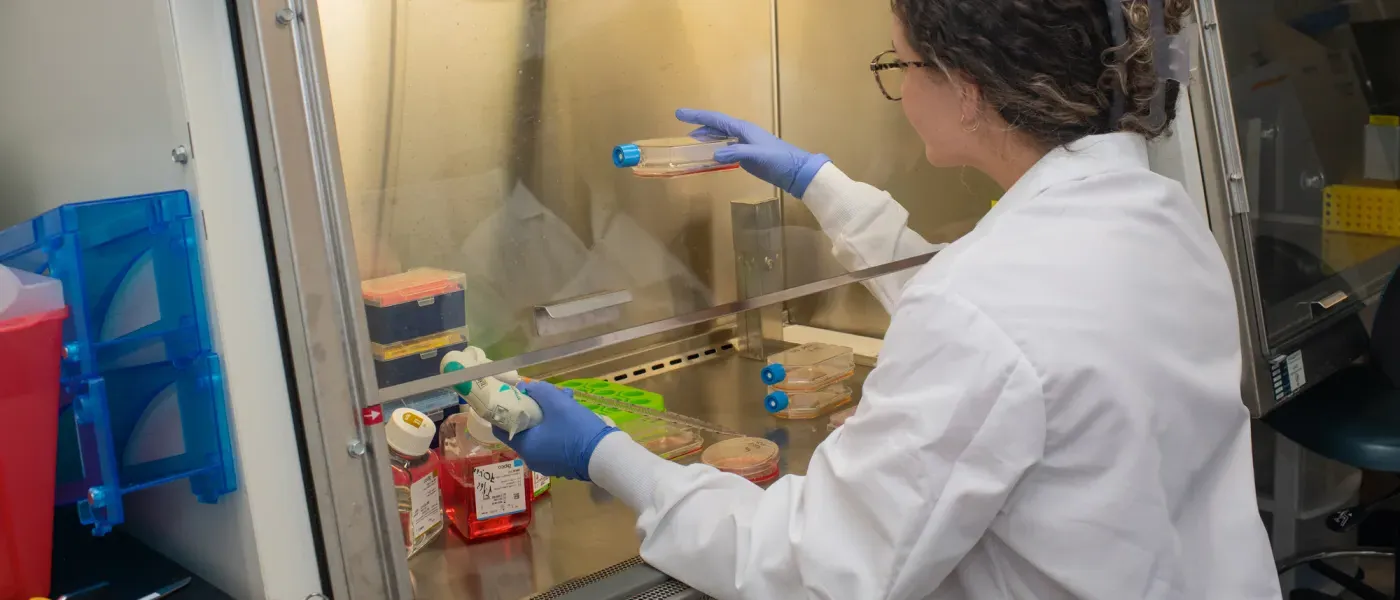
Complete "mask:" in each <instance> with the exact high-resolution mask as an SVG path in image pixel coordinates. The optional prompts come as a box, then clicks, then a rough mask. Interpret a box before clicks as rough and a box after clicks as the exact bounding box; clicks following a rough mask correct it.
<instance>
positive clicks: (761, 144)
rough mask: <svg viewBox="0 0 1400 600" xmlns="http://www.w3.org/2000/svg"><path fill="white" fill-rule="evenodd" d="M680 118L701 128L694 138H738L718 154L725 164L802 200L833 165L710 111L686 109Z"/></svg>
mask: <svg viewBox="0 0 1400 600" xmlns="http://www.w3.org/2000/svg"><path fill="white" fill-rule="evenodd" d="M676 118H677V119H680V120H681V122H683V123H690V124H691V125H701V127H700V128H699V129H696V130H695V131H693V132H691V134H690V135H692V136H719V137H736V138H739V143H738V144H734V145H733V146H729V147H728V148H721V149H719V150H718V151H716V152H715V160H717V161H719V162H721V163H723V164H733V163H736V162H737V163H739V166H741V167H744V170H745V171H748V172H749V174H750V175H753V176H754V177H757V178H759V179H762V180H764V181H767V182H768V183H771V184H773V185H776V186H778V187H779V188H782V190H783V191H785V192H787V193H789V194H792V195H793V196H796V197H798V198H801V197H802V194H804V193H806V192H807V186H808V185H810V184H811V183H812V178H814V177H816V176H817V171H820V170H821V168H822V165H825V164H826V163H829V162H831V159H830V158H827V157H826V155H825V154H812V153H810V152H807V151H806V150H802V149H800V148H798V147H796V146H793V145H792V144H789V143H787V142H784V141H783V140H780V139H778V137H777V136H775V135H773V134H771V133H768V130H766V129H764V128H762V127H759V126H758V125H754V124H753V123H750V122H748V121H744V120H741V119H736V118H734V117H731V116H729V115H726V114H723V113H717V112H714V111H709V110H693V109H689V108H682V109H680V110H678V111H676Z"/></svg>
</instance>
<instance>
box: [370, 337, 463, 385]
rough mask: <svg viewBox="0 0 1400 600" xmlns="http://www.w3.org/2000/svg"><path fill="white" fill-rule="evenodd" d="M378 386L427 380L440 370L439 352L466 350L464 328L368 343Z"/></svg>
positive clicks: (440, 356) (440, 358) (440, 355)
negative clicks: (401, 340) (415, 337)
mask: <svg viewBox="0 0 1400 600" xmlns="http://www.w3.org/2000/svg"><path fill="white" fill-rule="evenodd" d="M371 348H372V349H373V350H374V374H375V375H376V376H377V377H378V378H379V387H382V388H386V387H389V386H393V385H398V384H400V383H408V382H410V381H417V380H419V379H427V378H429V377H432V376H434V375H437V374H438V373H439V368H440V364H439V363H441V362H442V355H444V354H447V353H448V352H452V351H454V350H466V349H467V330H466V329H456V330H453V331H443V332H439V333H436V334H433V335H430V336H426V337H421V338H418V339H416V340H409V341H406V342H399V343H397V344H387V345H385V344H371Z"/></svg>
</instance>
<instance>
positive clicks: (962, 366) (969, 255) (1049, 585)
mask: <svg viewBox="0 0 1400 600" xmlns="http://www.w3.org/2000/svg"><path fill="white" fill-rule="evenodd" d="M893 5H894V12H895V17H896V18H895V26H894V46H895V48H894V54H895V55H896V57H897V60H893V59H891V58H890V57H884V58H882V59H880V60H879V61H878V62H877V64H876V65H874V66H873V67H872V68H873V69H875V70H877V71H880V72H885V71H903V72H904V75H905V77H904V79H903V83H902V85H900V86H899V87H898V89H890V87H891V86H889V85H887V82H885V83H882V87H884V91H885V92H886V95H887V96H889V97H890V98H891V99H897V98H902V100H901V102H902V105H903V107H904V112H905V114H906V115H907V116H908V119H909V122H910V124H911V125H912V126H913V128H914V129H915V130H916V131H917V132H918V134H919V136H920V137H921V138H922V139H923V141H924V142H925V144H926V155H927V157H928V160H929V162H931V163H933V164H934V165H937V166H943V167H955V166H971V167H974V168H977V169H981V170H982V171H984V172H985V173H987V174H988V175H989V176H991V177H992V178H993V179H995V180H996V181H997V182H999V183H1000V184H1001V185H1002V186H1004V187H1005V188H1006V189H1007V190H1008V191H1007V193H1006V195H1005V196H1004V197H1003V198H1002V199H1001V201H1000V202H999V203H998V204H997V206H996V207H995V208H993V209H992V211H991V212H990V213H988V214H987V216H986V217H985V218H984V219H983V220H982V221H981V222H980V223H979V224H978V225H977V228H976V229H975V230H974V231H973V232H972V233H971V234H969V235H967V236H966V237H964V238H962V239H960V240H958V241H957V242H956V243H953V244H951V245H950V246H948V247H947V248H946V249H944V250H943V251H942V252H941V253H939V254H938V256H937V257H935V258H934V259H933V261H932V262H930V263H929V264H928V265H926V266H925V267H923V268H922V269H920V270H919V271H918V272H917V273H913V274H911V275H906V276H903V277H902V278H901V277H898V276H895V277H888V278H884V279H882V280H880V281H879V282H877V283H876V284H874V285H872V286H871V287H872V289H873V290H874V291H875V292H876V295H877V296H878V297H879V298H880V300H881V301H882V302H883V303H884V304H885V306H886V307H887V308H888V309H889V310H890V311H891V312H892V314H893V315H894V317H893V322H892V323H891V325H890V329H889V332H888V335H887V337H886V340H885V346H884V350H883V352H882V354H881V355H880V361H879V366H878V368H876V369H875V370H874V372H872V373H871V375H870V377H869V378H868V379H867V381H866V383H865V388H864V394H863V401H862V402H861V404H860V408H859V409H858V411H857V412H856V414H855V415H854V416H853V417H852V418H851V419H850V420H849V421H848V422H847V423H846V425H845V426H843V427H842V428H840V429H838V430H836V432H834V433H833V434H832V435H831V436H830V438H829V439H827V440H826V441H825V442H824V443H823V444H822V445H821V446H820V447H819V448H818V449H817V451H816V453H815V455H814V456H813V457H812V460H811V463H810V466H809V467H808V472H807V475H806V476H805V477H797V476H789V477H785V478H783V479H781V480H779V481H778V482H777V483H775V484H773V485H772V486H771V487H770V488H769V489H767V490H763V489H760V488H759V487H757V486H755V485H753V484H750V483H748V482H747V481H744V480H743V479H740V478H738V477H735V476H732V475H726V474H722V473H719V472H717V471H715V470H713V469H711V468H708V467H705V466H700V465H694V466H680V465H675V464H672V463H669V462H666V461H663V460H661V459H659V458H656V457H655V456H652V455H651V454H650V453H648V452H647V451H646V450H645V449H643V448H641V447H640V446H639V445H637V444H635V443H633V442H632V441H631V440H630V439H628V437H627V436H626V435H625V434H622V433H618V432H616V431H614V430H612V429H609V428H607V427H606V426H605V425H603V424H602V423H601V422H600V421H599V420H598V418H597V417H595V416H593V415H592V413H590V412H588V411H587V410H585V409H583V408H581V407H579V405H578V404H576V403H575V402H573V401H572V400H571V399H570V397H569V395H568V394H567V393H565V392H562V391H560V390H558V389H557V388H554V387H552V386H549V385H547V384H526V385H525V386H524V387H525V389H526V390H527V392H528V393H529V394H530V395H531V396H533V397H534V398H536V399H537V401H539V403H540V405H541V408H542V409H543V410H544V413H545V418H544V421H543V423H542V424H541V425H539V426H538V427H537V428H535V429H533V430H530V431H527V432H524V433H521V434H519V435H517V436H516V438H515V440H513V441H512V442H511V444H512V446H513V447H515V448H516V450H518V451H519V452H520V454H521V455H522V456H523V457H524V458H525V460H526V461H527V462H528V463H529V464H530V465H532V466H533V467H535V468H536V469H537V470H540V471H542V472H544V473H546V474H552V475H562V476H566V477H572V478H576V479H590V478H591V480H592V481H594V482H595V483H597V484H599V485H601V486H603V487H604V488H606V489H607V490H609V491H610V492H612V493H613V494H614V495H615V496H617V497H618V498H619V499H621V500H622V501H623V502H626V503H627V504H628V505H630V506H632V507H633V508H634V509H636V510H637V511H638V512H639V513H640V517H639V519H638V523H637V527H638V529H639V530H640V532H641V534H642V536H643V542H642V550H641V552H642V557H643V558H644V559H646V560H647V562H649V563H651V564H652V565H654V566H656V567H657V568H659V569H661V570H663V571H665V572H667V573H669V574H671V575H672V576H674V577H676V578H678V579H680V580H681V581H684V582H686V583H687V584H690V585H692V586H694V587H696V588H698V589H699V590H701V591H704V592H706V593H708V594H710V595H713V596H716V597H719V598H799V597H814V598H832V599H842V600H845V599H865V598H901V599H902V598H956V599H962V598H968V599H1004V598H1018V599H1031V598H1035V599H1040V600H1045V599H1060V598H1066V599H1068V598H1086V599H1102V600H1128V599H1139V598H1143V599H1164V598H1173V599H1175V598H1182V599H1192V600H1197V599H1203V598H1221V599H1228V600H1246V599H1249V600H1252V599H1264V598H1268V599H1271V600H1276V599H1277V598H1279V597H1280V593H1279V588H1278V583H1277V579H1276V577H1275V575H1274V571H1273V568H1272V562H1271V558H1270V549H1269V544H1268V540H1267V538H1266V535H1265V531H1264V527H1263V524H1262V523H1261V521H1260V519H1259V514H1258V509H1257V506H1256V504H1255V499H1254V479H1253V471H1252V466H1251V462H1250V440H1249V422H1248V414H1247V413H1246V411H1245V408H1244V406H1243V404H1242V402H1241V400H1240V392H1239V386H1240V361H1241V357H1240V348H1239V343H1238V331H1239V328H1238V324H1237V322H1236V313H1235V298H1234V294H1233V292H1232V286H1231V281H1230V274H1229V272H1228V270H1227V268H1226V265H1225V262H1224V260H1223V259H1222V257H1221V255H1220V251H1219V249H1218V248H1217V246H1216V245H1215V242H1214V240H1213V238H1212V237H1211V234H1210V231H1209V230H1208V228H1207V224H1206V221H1205V219H1204V217H1203V216H1202V214H1201V212H1200V211H1199V210H1198V208H1197V207H1196V206H1194V205H1193V203H1192V201H1191V200H1190V198H1188V197H1187V195H1186V194H1185V192H1184V191H1183V190H1182V188H1181V186H1179V185H1178V184H1177V183H1176V182H1174V181H1171V180H1169V179H1166V178H1163V177H1161V176H1158V175H1156V174H1154V173H1152V172H1151V171H1150V170H1149V168H1148V164H1147V148H1146V143H1147V140H1148V139H1151V138H1155V137H1158V136H1160V135H1161V134H1162V133H1163V132H1164V131H1165V130H1166V129H1167V127H1168V126H1169V124H1170V118H1169V116H1168V115H1170V114H1172V111H1173V110H1174V107H1175V100H1176V98H1175V95H1176V91H1177V89H1176V88H1177V86H1176V85H1175V84H1174V83H1173V84H1171V85H1168V86H1166V87H1165V88H1163V87H1162V86H1160V85H1159V81H1160V79H1159V76H1158V71H1157V70H1156V68H1155V67H1154V64H1153V58H1152V51H1151V49H1152V47H1153V46H1152V35H1151V33H1150V31H1151V29H1152V28H1151V26H1150V23H1149V14H1150V12H1151V11H1149V9H1148V5H1147V0H1124V5H1123V8H1124V9H1125V10H1124V16H1123V17H1122V18H1123V20H1124V21H1125V23H1124V25H1125V27H1123V28H1120V30H1119V31H1120V32H1123V33H1122V35H1123V36H1124V41H1125V43H1124V44H1122V45H1121V46H1120V45H1115V44H1114V43H1113V42H1112V41H1111V40H1113V39H1114V35H1115V34H1114V27H1113V26H1112V24H1111V23H1110V10H1109V8H1108V7H1106V5H1105V0H894V2H893ZM1186 6H1187V2H1186V1H1185V0H1168V2H1167V8H1166V11H1165V14H1166V17H1165V19H1164V20H1165V21H1166V29H1167V30H1168V31H1170V32H1175V31H1177V30H1179V29H1180V19H1181V18H1182V14H1183V13H1184V12H1185V11H1186ZM1157 93H1167V94H1168V95H1169V96H1170V97H1169V98H1168V100H1169V101H1168V102H1167V103H1166V109H1167V112H1166V113H1165V114H1158V115H1155V116H1154V114H1153V110H1154V109H1153V104H1154V103H1153V98H1154V95H1155V94H1157ZM1115 107H1117V108H1115ZM1157 110H1161V104H1158V109H1157ZM678 117H679V118H680V119H681V120H683V121H687V122H691V123H695V124H699V125H702V126H704V127H705V128H710V129H717V130H720V131H722V132H724V133H728V134H732V135H737V136H738V137H740V138H742V142H743V143H742V144H740V145H736V146H734V147H732V148H731V149H729V150H726V151H724V152H723V153H722V154H720V155H719V158H720V159H721V160H724V161H728V162H738V163H740V164H741V165H743V166H744V168H746V169H747V170H748V171H749V172H750V173H752V174H754V175H756V176H758V177H761V178H763V179H765V180H767V181H769V182H771V183H773V184H775V185H778V186H781V187H783V188H784V189H786V190H787V191H788V192H789V193H791V194H792V195H794V196H796V197H799V198H802V199H803V201H804V202H805V203H806V204H807V206H808V207H810V208H811V210H812V212H813V213H815V214H816V216H817V218H818V219H819V220H820V221H821V224H822V226H823V228H824V229H825V231H826V232H827V234H828V235H829V236H830V237H831V238H832V240H833V241H834V242H835V244H836V246H837V254H838V256H839V257H840V258H842V259H843V260H844V261H845V263H846V265H847V266H848V267H849V268H853V269H854V268H860V267H864V266H868V265H874V264H879V263H885V262H888V261H890V260H893V259H897V258H902V257H906V256H911V255H914V254H917V253H921V252H926V251H929V250H931V249H932V248H933V246H932V245H930V244H929V243H928V242H926V241H924V240H923V239H922V238H920V237H919V236H918V235H916V234H914V233H913V232H912V231H909V230H908V229H907V228H906V227H905V223H906V220H907V213H906V212H905V211H904V210H903V209H902V208H900V206H899V205H898V204H896V203H895V202H894V200H893V199H892V198H890V197H889V195H888V194H885V193H883V192H881V191H879V190H876V189H874V188H871V187H869V186H866V185H864V184H860V183H857V182H854V181H851V180H850V179H848V178H847V177H846V176H845V175H844V174H842V172H841V171H840V170H839V169H837V168H836V166H835V165H832V164H830V162H829V161H828V160H827V159H826V157H824V156H821V155H813V154H808V153H806V152H804V151H801V150H798V149H796V148H793V147H791V146H789V145H788V144H786V143H784V142H782V141H781V140H778V139H776V138H774V137H773V136H771V135H769V134H767V133H766V132H764V131H763V130H762V129H760V128H758V127H755V126H753V125H750V124H747V123H743V122H740V121H736V120H734V119H731V118H729V117H725V116H723V115H718V114H713V113H705V112H698V111H688V110H683V111H680V112H679V113H678Z"/></svg>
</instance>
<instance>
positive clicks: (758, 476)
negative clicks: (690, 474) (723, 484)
mask: <svg viewBox="0 0 1400 600" xmlns="http://www.w3.org/2000/svg"><path fill="white" fill-rule="evenodd" d="M700 460H701V462H704V463H705V464H707V465H710V466H711V467H714V468H716V469H719V470H721V471H724V472H725V473H733V474H735V475H738V476H740V477H743V478H744V479H747V480H749V481H752V482H754V483H768V482H770V481H773V480H774V479H777V478H778V445H777V444H774V443H773V442H770V441H768V440H765V439H763V438H747V437H746V438H734V439H731V440H725V441H723V442H720V443H718V444H715V445H713V446H710V447H709V448H707V449H706V450H705V453H704V454H701V455H700Z"/></svg>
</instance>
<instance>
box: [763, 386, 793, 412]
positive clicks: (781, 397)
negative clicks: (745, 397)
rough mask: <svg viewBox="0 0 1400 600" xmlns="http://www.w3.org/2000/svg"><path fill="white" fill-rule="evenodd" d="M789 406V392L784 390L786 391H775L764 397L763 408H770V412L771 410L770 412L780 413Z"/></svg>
mask: <svg viewBox="0 0 1400 600" xmlns="http://www.w3.org/2000/svg"><path fill="white" fill-rule="evenodd" d="M787 407H788V395H787V392H784V391H781V390H779V391H775V392H773V393H771V394H768V396H767V397H765V398H764V399H763V408H766V409H768V412H770V413H780V412H783V411H784V410H786V409H787Z"/></svg>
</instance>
